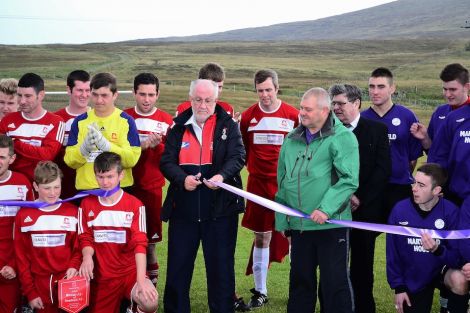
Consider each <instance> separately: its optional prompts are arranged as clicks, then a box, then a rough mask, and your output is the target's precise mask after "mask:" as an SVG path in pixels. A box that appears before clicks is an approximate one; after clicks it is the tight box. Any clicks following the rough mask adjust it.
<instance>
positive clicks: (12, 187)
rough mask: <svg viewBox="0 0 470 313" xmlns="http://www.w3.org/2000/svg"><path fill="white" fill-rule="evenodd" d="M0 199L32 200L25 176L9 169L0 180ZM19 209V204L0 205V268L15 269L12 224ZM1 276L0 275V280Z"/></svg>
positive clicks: (31, 192) (29, 185)
mask: <svg viewBox="0 0 470 313" xmlns="http://www.w3.org/2000/svg"><path fill="white" fill-rule="evenodd" d="M0 200H15V201H18V200H20V201H25V200H27V201H33V200H34V195H33V190H32V188H31V183H30V182H29V180H28V179H27V178H26V176H24V175H23V174H21V173H16V172H12V171H9V173H8V177H7V178H6V179H5V180H3V181H0ZM19 209H20V207H19V206H5V205H0V269H1V268H3V267H4V266H5V265H8V266H10V267H11V268H13V269H14V270H15V271H17V268H16V262H15V253H14V245H13V225H14V222H15V216H16V214H17V213H18V210H19ZM2 278H3V277H0V280H2Z"/></svg>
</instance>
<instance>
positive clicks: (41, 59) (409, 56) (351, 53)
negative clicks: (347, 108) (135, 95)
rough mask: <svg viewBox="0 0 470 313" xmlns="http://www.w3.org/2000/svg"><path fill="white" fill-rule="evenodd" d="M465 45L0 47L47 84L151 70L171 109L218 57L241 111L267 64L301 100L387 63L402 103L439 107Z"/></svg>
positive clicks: (363, 80)
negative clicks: (80, 73) (447, 72)
mask: <svg viewBox="0 0 470 313" xmlns="http://www.w3.org/2000/svg"><path fill="white" fill-rule="evenodd" d="M466 45H467V41H463V40H447V39H439V40H437V39H434V40H413V41H408V40H348V41H306V42H305V41H304V42H301V41H298V42H206V43H153V44H149V45H142V44H137V43H132V44H131V43H119V44H87V45H41V46H5V45H3V46H2V45H0V54H1V55H2V58H0V73H1V76H2V77H16V78H19V77H20V76H21V75H22V74H23V73H25V72H30V71H32V72H36V73H38V74H40V75H41V76H43V77H44V79H45V80H46V90H48V91H61V90H65V77H66V76H67V74H68V73H69V72H70V71H72V70H74V69H77V68H81V69H85V70H87V71H89V72H91V73H92V74H94V73H97V72H100V71H110V72H112V73H114V74H115V75H116V76H117V78H118V85H119V89H120V90H125V89H127V90H130V89H131V85H132V80H133V77H134V76H135V75H136V74H138V73H139V72H142V71H151V72H153V73H155V74H156V75H157V76H158V77H159V78H160V79H161V81H162V86H161V89H162V95H161V98H160V106H161V107H162V108H163V109H167V110H168V111H173V110H174V108H175V106H176V104H178V103H179V102H181V101H182V100H184V99H186V98H187V92H188V87H189V81H190V80H192V79H194V78H196V76H197V72H198V70H199V68H200V67H201V66H202V65H203V64H205V63H206V62H209V61H213V62H218V63H220V64H222V65H223V66H224V67H225V70H226V73H227V78H226V88H225V89H224V94H223V96H222V97H223V98H224V99H225V100H226V101H229V102H230V103H233V104H234V105H235V106H236V107H237V109H239V110H241V109H243V108H246V107H247V106H248V105H250V104H252V103H253V102H255V101H256V94H255V93H254V92H253V90H254V88H253V83H252V78H253V75H254V73H255V71H256V70H258V69H261V68H273V69H275V70H276V71H278V73H279V77H280V85H281V92H282V98H283V99H285V100H287V101H291V102H292V103H296V104H297V103H298V99H299V97H300V96H301V95H302V93H303V92H304V91H305V90H306V89H308V88H310V87H312V86H321V87H325V88H328V86H330V85H331V84H333V83H336V82H350V83H353V84H357V85H358V86H360V87H362V88H364V89H365V88H366V87H367V79H368V75H369V73H370V72H371V71H372V70H373V69H374V68H376V67H378V66H386V67H389V68H391V69H392V70H393V72H394V74H395V76H396V83H397V85H398V91H399V93H398V96H399V100H400V101H403V102H405V103H410V104H425V103H430V104H432V105H434V104H435V103H436V101H441V98H442V97H441V86H440V81H439V78H438V75H439V72H440V70H441V69H442V68H443V67H444V66H445V65H446V64H448V63H452V62H461V63H463V64H464V65H465V64H466V65H467V66H468V65H470V64H468V60H469V59H470V58H469V57H470V51H466V50H465V46H466ZM61 105H62V104H61Z"/></svg>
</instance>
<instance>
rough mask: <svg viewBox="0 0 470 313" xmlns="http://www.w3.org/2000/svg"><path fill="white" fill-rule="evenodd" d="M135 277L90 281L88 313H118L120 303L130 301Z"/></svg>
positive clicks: (127, 276)
mask: <svg viewBox="0 0 470 313" xmlns="http://www.w3.org/2000/svg"><path fill="white" fill-rule="evenodd" d="M135 284H136V275H135V273H134V274H133V275H126V276H122V277H116V278H112V279H101V280H96V281H93V280H92V281H91V290H90V309H89V311H88V312H89V313H109V312H119V308H120V306H121V301H122V300H123V299H124V298H126V299H128V300H130V297H131V292H132V288H134V285H135Z"/></svg>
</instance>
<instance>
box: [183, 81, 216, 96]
mask: <svg viewBox="0 0 470 313" xmlns="http://www.w3.org/2000/svg"><path fill="white" fill-rule="evenodd" d="M200 84H205V85H209V86H210V87H212V88H213V89H214V98H215V99H217V97H218V96H219V86H218V85H217V84H216V83H215V82H213V81H212V80H209V79H196V80H193V81H191V85H190V86H189V96H190V97H194V91H195V90H196V87H197V86H199V85H200Z"/></svg>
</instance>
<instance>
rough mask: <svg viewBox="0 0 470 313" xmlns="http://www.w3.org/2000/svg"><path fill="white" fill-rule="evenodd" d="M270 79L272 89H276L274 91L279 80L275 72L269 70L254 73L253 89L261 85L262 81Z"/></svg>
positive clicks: (277, 87) (277, 86)
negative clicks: (272, 85)
mask: <svg viewBox="0 0 470 313" xmlns="http://www.w3.org/2000/svg"><path fill="white" fill-rule="evenodd" d="M270 77H271V79H272V80H273V84H274V87H276V89H279V78H278V76H277V73H276V71H274V70H271V69H266V70H259V71H257V72H256V73H255V78H254V81H255V88H256V85H257V84H261V83H263V82H264V81H266V79H268V78H270Z"/></svg>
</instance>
